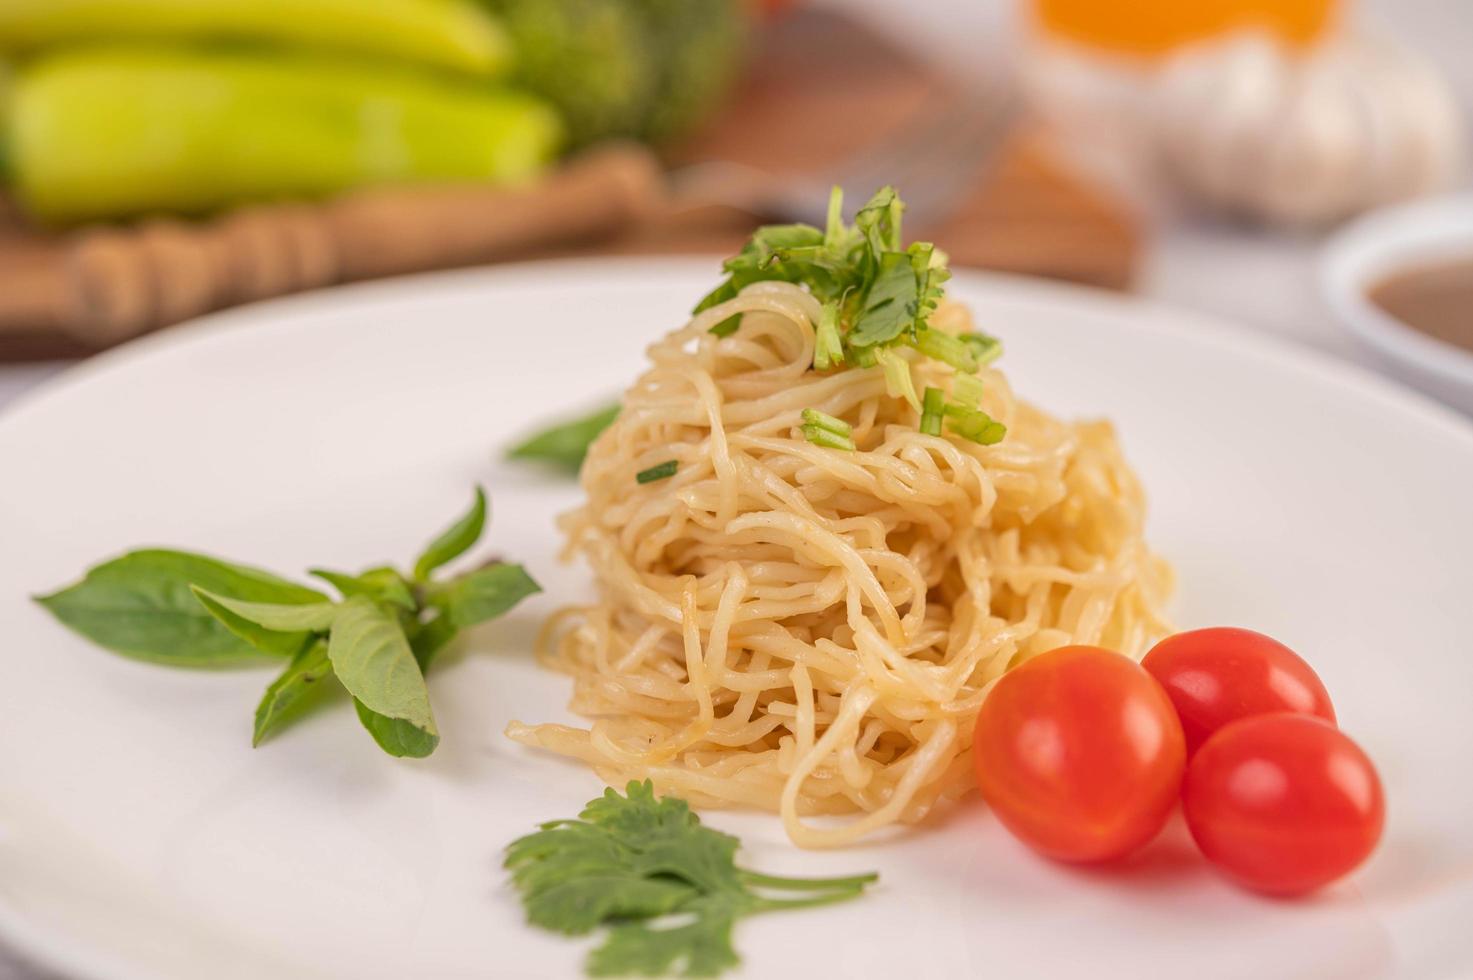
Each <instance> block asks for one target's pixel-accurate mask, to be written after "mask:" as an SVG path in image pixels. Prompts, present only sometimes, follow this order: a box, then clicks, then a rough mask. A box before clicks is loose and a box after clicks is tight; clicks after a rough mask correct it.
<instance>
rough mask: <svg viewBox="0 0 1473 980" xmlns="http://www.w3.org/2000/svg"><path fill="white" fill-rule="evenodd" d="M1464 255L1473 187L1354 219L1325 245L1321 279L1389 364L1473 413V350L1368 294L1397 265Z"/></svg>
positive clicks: (1472, 253)
mask: <svg viewBox="0 0 1473 980" xmlns="http://www.w3.org/2000/svg"><path fill="white" fill-rule="evenodd" d="M1459 256H1462V257H1473V194H1459V195H1455V196H1450V197H1439V198H1433V199H1429V200H1425V201H1418V202H1416V203H1414V204H1404V205H1400V206H1398V207H1393V208H1385V209H1382V210H1379V211H1373V212H1371V213H1370V214H1367V215H1365V216H1363V217H1361V218H1359V219H1357V220H1355V221H1354V222H1352V223H1350V224H1349V225H1347V226H1346V227H1345V228H1344V229H1343V230H1341V231H1340V232H1338V233H1336V234H1335V236H1334V237H1333V238H1331V240H1330V242H1329V244H1328V245H1326V246H1325V250H1324V253H1323V254H1322V256H1321V259H1320V284H1321V287H1322V288H1323V289H1324V291H1325V293H1326V296H1327V298H1328V300H1329V303H1330V307H1331V309H1333V310H1334V312H1335V315H1336V316H1337V317H1339V319H1340V321H1341V322H1342V323H1343V324H1344V325H1345V326H1346V328H1347V329H1349V330H1350V332H1351V334H1353V335H1354V336H1355V338H1356V339H1357V340H1358V341H1360V342H1361V343H1362V344H1364V345H1365V346H1366V347H1368V348H1369V349H1370V350H1371V351H1372V352H1373V353H1374V354H1375V355H1376V356H1377V357H1378V358H1379V359H1380V360H1381V361H1382V363H1384V364H1385V366H1386V368H1387V370H1389V371H1390V372H1391V373H1392V374H1394V375H1396V376H1397V377H1399V378H1401V379H1402V380H1403V381H1406V382H1407V383H1408V384H1411V385H1413V386H1414V387H1416V388H1420V389H1421V390H1422V391H1425V392H1427V393H1428V394H1429V395H1433V396H1434V397H1437V398H1440V399H1442V400H1443V401H1445V402H1447V403H1448V404H1449V405H1452V406H1453V407H1455V408H1459V409H1461V410H1462V411H1464V412H1468V413H1469V414H1473V352H1469V351H1466V350H1464V349H1462V348H1460V347H1456V346H1454V345H1453V344H1449V343H1446V342H1444V341H1441V340H1438V339H1436V338H1434V337H1429V336H1428V335H1427V334H1424V333H1422V332H1420V331H1418V330H1414V329H1412V328H1411V327H1409V326H1407V325H1406V324H1405V323H1402V322H1401V321H1400V320H1398V319H1396V318H1395V317H1393V316H1391V315H1390V314H1389V313H1387V312H1386V311H1385V310H1382V309H1381V308H1380V307H1378V306H1376V304H1374V303H1372V302H1371V300H1370V298H1369V296H1368V295H1367V290H1368V289H1370V288H1371V287H1372V286H1374V285H1375V284H1376V283H1378V282H1380V281H1381V280H1383V279H1384V278H1385V277H1386V276H1388V275H1390V274H1391V273H1394V272H1397V271H1399V270H1402V269H1406V268H1408V267H1411V266H1414V265H1420V264H1422V263H1425V262H1436V261H1438V260H1440V259H1449V258H1454V257H1459ZM1469 315H1473V311H1470V314H1469Z"/></svg>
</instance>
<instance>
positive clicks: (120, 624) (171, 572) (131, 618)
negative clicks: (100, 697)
mask: <svg viewBox="0 0 1473 980" xmlns="http://www.w3.org/2000/svg"><path fill="white" fill-rule="evenodd" d="M196 585H197V586H199V587H200V588H203V589H206V590H208V591H210V592H212V593H216V594H220V595H229V596H233V597H235V598H238V599H243V600H246V601H250V602H268V603H282V604H293V605H300V604H307V603H317V602H323V601H325V600H326V599H327V597H326V596H325V595H323V594H322V593H320V592H317V591H316V590H314V589H309V588H305V587H303V586H300V585H296V584H295V583H292V582H288V581H287V580H286V579H282V578H278V577H276V576H275V575H272V574H270V573H269V572H264V571H261V570H259V569H255V568H250V567H247V566H244V565H235V564H231V563H230V562H225V561H221V560H219V559H217V558H210V557H208V556H205V555H197V554H191V553H189V552H184V551H171V550H166V549H145V550H141V551H133V552H129V553H128V554H125V555H122V556H121V557H119V558H114V559H113V560H111V561H108V562H104V563H102V564H101V565H97V566H95V567H93V568H91V569H89V570H88V571H87V574H86V576H85V577H84V578H83V579H82V580H81V581H80V582H77V583H76V584H74V585H72V586H69V587H67V588H65V589H62V590H61V591H59V592H55V593H52V594H51V595H47V596H38V597H36V601H37V602H39V603H40V604H41V605H43V606H45V607H46V608H47V609H48V610H49V611H50V612H51V614H52V615H54V616H55V617H56V618H57V619H58V620H60V621H61V622H62V623H63V624H64V625H66V626H67V627H69V628H70V629H72V630H74V631H75V632H77V633H79V634H81V635H82V636H85V637H86V638H87V639H89V640H91V641H92V642H93V643H96V644H97V645H98V646H101V647H105V648H106V649H108V650H111V651H113V652H114V653H120V654H122V655H123V656H126V657H136V658H138V659H140V660H151V661H156V662H159V663H167V664H173V665H176V666H218V665H223V664H230V663H239V662H241V661H242V660H247V659H250V658H252V657H254V656H257V655H258V654H259V650H258V648H256V647H253V646H252V645H251V644H250V643H248V642H247V641H246V640H244V639H242V638H241V637H240V636H239V635H237V634H236V633H235V632H232V630H231V629H230V628H228V627H227V626H226V625H225V624H224V623H222V622H221V621H220V620H219V619H217V618H216V617H215V616H213V615H211V613H210V611H209V610H207V609H206V608H205V607H204V606H203V605H202V604H201V603H200V601H199V600H198V599H196V598H195V595H194V593H193V592H192V591H191V587H192V586H196ZM298 649H300V643H298V645H297V646H296V647H293V648H291V649H286V648H285V646H283V648H282V649H281V650H279V651H277V652H280V653H283V654H285V655H290V654H292V653H295V652H296V651H297V650H298Z"/></svg>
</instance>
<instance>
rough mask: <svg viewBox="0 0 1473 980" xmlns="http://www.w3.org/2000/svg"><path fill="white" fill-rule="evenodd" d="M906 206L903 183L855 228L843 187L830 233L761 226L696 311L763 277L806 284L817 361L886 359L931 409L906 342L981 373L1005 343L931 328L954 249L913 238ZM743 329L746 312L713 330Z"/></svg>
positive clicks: (897, 383) (878, 199) (870, 206)
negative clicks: (815, 313) (846, 212)
mask: <svg viewBox="0 0 1473 980" xmlns="http://www.w3.org/2000/svg"><path fill="white" fill-rule="evenodd" d="M904 210H905V206H904V204H902V203H901V201H900V198H899V197H898V196H897V195H896V193H895V190H894V189H893V188H890V187H885V188H881V189H880V190H879V191H878V192H877V193H876V194H875V195H874V196H873V197H872V198H870V199H869V201H868V202H867V203H866V204H865V205H864V207H862V208H860V209H859V211H858V212H857V213H856V214H855V216H854V223H853V224H852V225H846V224H845V223H844V220H843V216H842V215H843V193H842V191H841V190H840V189H839V188H837V187H836V188H834V190H833V192H832V194H831V195H830V197H829V210H828V221H827V223H826V225H825V227H824V228H823V230H819V229H818V228H814V227H812V226H811V225H801V224H799V225H767V226H765V227H762V228H759V229H757V230H756V231H755V232H754V233H753V234H752V238H751V240H750V241H748V242H747V244H746V245H745V246H744V247H743V248H742V250H741V251H740V252H738V253H737V254H736V255H734V256H732V257H731V258H729V259H727V260H726V262H725V263H724V264H723V266H722V268H723V270H724V271H725V272H726V279H725V280H724V281H723V282H722V283H721V285H719V286H717V287H716V288H715V289H714V290H712V291H711V292H710V293H708V294H707V295H706V297H705V298H704V299H702V300H701V302H700V303H699V304H698V305H697V306H696V312H697V313H699V312H701V311H703V310H708V309H710V308H711V307H713V306H716V305H717V304H719V303H723V302H725V301H727V300H729V299H732V298H734V297H735V296H736V295H737V294H738V293H740V292H741V291H742V290H743V289H744V288H746V287H747V286H750V285H751V284H752V283H755V282H763V281H769V280H778V281H782V282H791V283H796V284H799V285H802V286H803V287H805V288H806V289H807V290H808V291H809V292H810V293H812V294H813V296H814V297H815V298H817V299H818V301H819V303H820V304H821V313H820V316H819V321H818V323H817V324H816V325H815V333H816V338H817V339H816V343H815V346H814V353H813V366H814V368H815V369H816V370H819V371H827V370H833V369H842V368H844V367H857V368H870V367H874V366H876V365H879V366H881V367H882V368H883V369H884V371H885V383H886V390H887V391H888V392H889V394H890V395H891V396H892V397H895V398H904V399H905V400H906V401H908V402H909V403H910V404H911V405H912V406H913V407H914V408H915V409H916V411H918V412H919V411H922V407H921V402H920V399H919V397H918V396H917V395H916V391H915V382H914V380H913V379H912V376H911V362H910V360H909V359H908V358H907V357H906V356H905V355H903V354H902V353H901V352H900V350H899V348H901V347H911V348H914V349H915V350H917V351H919V352H920V353H921V354H922V355H924V356H926V357H929V358H932V359H934V360H938V361H941V362H943V363H945V364H948V365H950V366H951V367H952V368H954V369H955V370H956V371H957V372H958V374H959V375H960V374H973V373H975V372H976V371H977V370H978V369H979V368H980V367H981V366H982V365H984V364H988V363H990V362H991V361H993V360H995V359H996V358H997V357H998V355H999V354H1001V352H1002V348H1001V345H1000V344H999V343H998V342H997V340H996V339H994V338H992V337H988V336H986V335H985V334H980V333H973V334H966V335H963V336H960V337H956V336H952V335H951V334H948V333H946V332H945V331H942V330H937V329H934V328H932V327H931V326H930V323H929V318H930V316H931V314H932V313H934V312H935V310H936V306H937V304H938V303H939V302H940V301H941V298H942V295H943V284H944V283H945V282H946V280H947V279H948V278H949V277H950V273H949V272H948V271H947V268H946V255H945V253H943V252H942V251H941V250H940V249H938V248H936V246H934V245H932V244H931V243H930V242H913V243H911V244H910V245H909V246H906V245H905V244H904V240H903V238H902V237H901V232H900V219H901V214H902V212H903V211H904ZM734 321H735V322H734ZM737 329H740V321H739V319H737V318H735V317H727V318H726V319H724V320H722V321H721V322H720V323H718V324H717V325H716V326H715V327H713V328H712V330H711V332H712V333H718V334H719V335H720V336H728V335H729V334H730V333H732V332H734V331H736V330H737ZM998 424H1000V423H998ZM1003 431H1006V429H1004V430H1003ZM989 437H990V436H989ZM999 438H1000V437H999Z"/></svg>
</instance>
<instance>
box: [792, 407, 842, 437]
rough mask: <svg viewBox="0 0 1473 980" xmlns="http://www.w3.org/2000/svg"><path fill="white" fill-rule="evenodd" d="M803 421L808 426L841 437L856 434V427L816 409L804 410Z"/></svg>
mask: <svg viewBox="0 0 1473 980" xmlns="http://www.w3.org/2000/svg"><path fill="white" fill-rule="evenodd" d="M803 421H804V423H805V424H807V425H816V426H818V427H819V428H820V429H828V430H829V431H830V432H833V433H836V434H837V435H841V436H847V435H852V434H853V432H854V426H852V425H850V424H849V423H848V422H845V421H844V420H843V419H836V418H834V417H833V416H832V415H830V414H828V413H827V412H820V411H819V410H818V409H816V408H805V409H803Z"/></svg>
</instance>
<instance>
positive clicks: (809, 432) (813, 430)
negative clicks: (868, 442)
mask: <svg viewBox="0 0 1473 980" xmlns="http://www.w3.org/2000/svg"><path fill="white" fill-rule="evenodd" d="M803 437H804V438H805V439H807V440H808V441H809V442H811V443H813V444H814V445H815V446H823V447H824V448H825V449H843V450H846V451H847V452H851V453H852V452H854V440H853V439H851V438H850V437H849V436H846V435H841V434H840V433H838V432H835V431H834V430H832V429H825V428H824V427H823V426H821V425H811V424H810V425H805V426H803Z"/></svg>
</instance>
